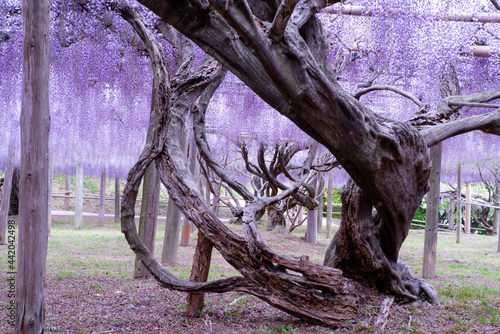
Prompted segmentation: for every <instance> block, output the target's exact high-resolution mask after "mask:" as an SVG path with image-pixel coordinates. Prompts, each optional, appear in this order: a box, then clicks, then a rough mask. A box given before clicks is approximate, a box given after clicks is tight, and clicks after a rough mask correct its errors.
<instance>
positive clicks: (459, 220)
mask: <svg viewBox="0 0 500 334" xmlns="http://www.w3.org/2000/svg"><path fill="white" fill-rule="evenodd" d="M461 229H462V170H461V166H460V164H459V165H458V170H457V244H459V243H460V233H461V232H462V231H461Z"/></svg>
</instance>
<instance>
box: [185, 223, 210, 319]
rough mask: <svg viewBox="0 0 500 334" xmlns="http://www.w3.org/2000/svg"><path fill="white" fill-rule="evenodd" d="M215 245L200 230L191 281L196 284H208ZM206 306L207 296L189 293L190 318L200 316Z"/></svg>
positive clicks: (188, 313) (188, 308) (187, 310)
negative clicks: (199, 313)
mask: <svg viewBox="0 0 500 334" xmlns="http://www.w3.org/2000/svg"><path fill="white" fill-rule="evenodd" d="M212 249H213V244H212V242H211V241H210V240H208V238H206V237H205V235H204V234H203V233H201V231H199V230H198V241H197V244H196V250H195V253H194V257H193V267H192V269H191V276H190V277H189V280H191V281H195V282H206V281H207V280H208V273H209V271H210V262H211V261H212ZM204 304H205V294H204V293H203V292H199V293H192V292H190V293H188V296H187V307H186V313H187V315H188V316H190V317H195V316H197V315H198V311H200V310H202V309H203V307H204Z"/></svg>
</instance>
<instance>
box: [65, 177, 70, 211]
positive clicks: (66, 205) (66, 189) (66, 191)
mask: <svg viewBox="0 0 500 334" xmlns="http://www.w3.org/2000/svg"><path fill="white" fill-rule="evenodd" d="M64 195H65V196H70V195H71V192H70V176H69V175H68V174H65V176H64ZM64 210H66V211H68V210H69V198H67V197H66V198H64Z"/></svg>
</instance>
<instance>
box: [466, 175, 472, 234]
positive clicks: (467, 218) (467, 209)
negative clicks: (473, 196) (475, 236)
mask: <svg viewBox="0 0 500 334" xmlns="http://www.w3.org/2000/svg"><path fill="white" fill-rule="evenodd" d="M465 200H466V201H467V202H470V182H467V183H466V184H465ZM470 219H471V206H470V203H465V233H470Z"/></svg>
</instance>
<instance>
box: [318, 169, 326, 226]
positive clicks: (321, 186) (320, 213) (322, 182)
mask: <svg viewBox="0 0 500 334" xmlns="http://www.w3.org/2000/svg"><path fill="white" fill-rule="evenodd" d="M318 178H319V184H318V190H317V191H318V192H320V191H322V190H324V188H325V178H324V177H323V175H318ZM318 196H319V198H318V202H319V205H318V213H317V218H318V232H321V228H322V227H323V205H324V204H325V199H324V198H323V192H322V193H321V194H320V193H318Z"/></svg>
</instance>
